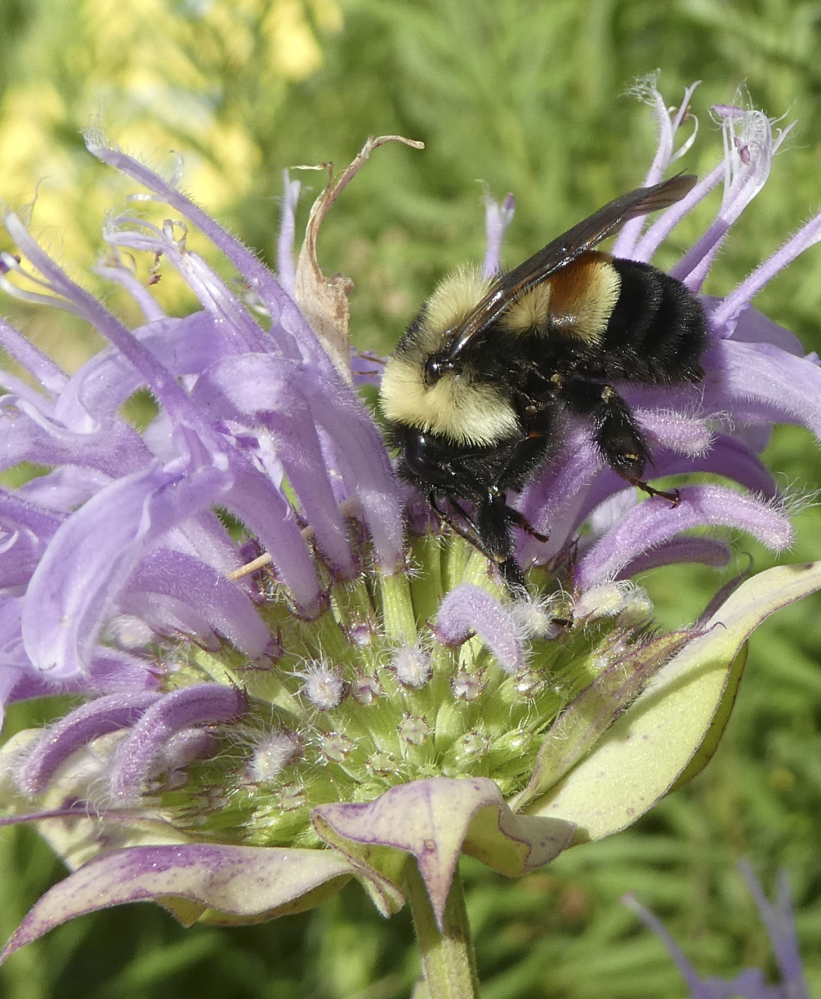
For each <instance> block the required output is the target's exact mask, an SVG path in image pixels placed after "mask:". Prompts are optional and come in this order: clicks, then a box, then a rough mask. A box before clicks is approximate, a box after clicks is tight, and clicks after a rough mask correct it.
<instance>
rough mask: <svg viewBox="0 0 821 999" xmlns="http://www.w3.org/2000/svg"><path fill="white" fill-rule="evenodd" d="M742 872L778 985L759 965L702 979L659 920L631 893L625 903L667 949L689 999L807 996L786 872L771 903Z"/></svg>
mask: <svg viewBox="0 0 821 999" xmlns="http://www.w3.org/2000/svg"><path fill="white" fill-rule="evenodd" d="M741 873H742V874H743V875H744V880H745V881H746V882H747V887H748V888H749V889H750V894H751V895H752V896H753V898H754V899H755V903H756V905H757V906H758V911H759V912H760V913H761V918H762V920H763V921H764V925H765V926H766V927H767V933H768V935H769V938H770V943H771V944H772V946H773V952H774V954H775V958H776V962H777V964H778V970H779V973H780V977H781V981H780V982H779V983H778V984H774V985H770V984H768V983H767V981H766V979H765V977H764V973H763V972H762V971H761V969H760V968H744V969H743V970H742V971H740V972H739V973H738V974H737V975H736V976H735V977H734V978H732V979H723V978H716V977H713V976H710V977H709V978H702V977H701V975H699V974H698V972H697V971H696V969H695V968H694V967H693V966H692V964H691V963H690V962H689V961H688V960H687V958H686V956H685V954H684V952H683V951H682V950H681V948H680V947H679V946H678V944H677V943H676V942H675V940H673V938H672V937H671V936H670V934H669V933H668V932H667V930H666V929H665V928H664V925H663V924H662V922H661V920H659V919H658V918H657V917H656V916H654V915H653V914H652V913H651V912H648V910H647V909H645V908H644V907H643V906H642V905H639V903H638V902H637V901H636V900H635V898H633V897H632V896H629V895H628V896H627V897H626V898H625V899H624V902H625V903H626V904H627V905H629V906H630V908H631V909H633V911H634V912H636V913H637V914H638V916H639V919H641V920H642V922H643V923H644V924H645V925H646V926H648V927H649V928H650V929H651V930H653V932H654V933H656V935H657V936H658V937H659V938H660V939H661V941H662V942H663V944H664V946H665V947H666V948H667V950H668V951H669V952H670V956H671V957H672V958H673V960H674V961H675V962H676V965H677V966H678V969H679V971H680V972H681V974H682V977H683V978H684V980H685V981H686V982H687V985H688V987H689V988H690V999H808V995H809V993H808V992H807V985H806V982H805V980H804V969H803V967H802V965H801V956H800V954H799V952H798V940H797V936H796V932H795V925H794V923H793V909H792V900H791V897H790V885H789V881H788V879H787V876H786V874H782V875H781V877H780V879H779V883H778V893H777V897H776V901H775V902H774V903H773V902H769V901H767V898H766V896H765V895H764V892H763V891H762V888H761V885H760V884H759V882H758V880H757V879H756V877H755V875H754V874H753V872H752V869H751V868H750V866H749V865H748V864H742V865H741Z"/></svg>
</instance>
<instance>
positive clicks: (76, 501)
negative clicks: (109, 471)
mask: <svg viewBox="0 0 821 999" xmlns="http://www.w3.org/2000/svg"><path fill="white" fill-rule="evenodd" d="M110 483H111V476H109V475H106V474H105V473H104V472H100V471H98V470H97V469H94V468H81V467H78V466H76V465H65V466H63V467H62V468H55V469H54V471H53V472H49V473H48V474H47V475H38V476H37V478H35V479H31V480H30V481H29V482H27V483H26V484H25V485H24V486H21V487H20V488H19V489H18V490H17V495H18V496H19V497H20V498H22V499H24V500H27V501H28V502H31V503H34V504H37V505H39V506H41V507H45V508H46V510H48V511H56V512H58V513H70V512H71V511H72V510H76V509H77V507H80V506H82V505H83V503H85V502H87V501H88V500H90V499H91V497H92V496H95V495H96V494H97V493H98V492H99V491H100V490H101V489H103V488H104V487H105V486H107V485H109V484H110ZM61 519H62V518H61Z"/></svg>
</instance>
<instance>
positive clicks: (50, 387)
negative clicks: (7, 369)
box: [0, 319, 68, 396]
mask: <svg viewBox="0 0 821 999" xmlns="http://www.w3.org/2000/svg"><path fill="white" fill-rule="evenodd" d="M0 347H2V348H3V350H5V351H6V353H7V354H10V355H11V356H12V357H13V358H14V359H15V360H16V361H19V363H20V364H22V365H23V367H24V368H25V369H26V371H30V372H31V374H32V375H34V377H35V378H36V379H37V381H38V382H39V383H40V384H41V385H42V386H43V388H44V389H45V390H46V391H47V392H48V393H49V394H51V395H53V396H57V395H59V394H60V392H61V391H62V390H63V388H64V387H65V384H66V382H67V381H68V375H67V374H66V373H65V372H64V371H63V370H62V369H61V368H60V367H58V365H56V364H55V363H54V361H52V359H51V358H50V357H48V356H46V355H45V354H44V353H43V352H42V351H40V350H38V349H37V348H36V347H35V346H34V344H33V343H31V341H30V340H27V339H26V338H25V337H24V336H21V334H20V333H18V332H17V330H16V329H15V328H14V327H13V326H10V325H9V324H8V323H7V322H5V320H3V319H0Z"/></svg>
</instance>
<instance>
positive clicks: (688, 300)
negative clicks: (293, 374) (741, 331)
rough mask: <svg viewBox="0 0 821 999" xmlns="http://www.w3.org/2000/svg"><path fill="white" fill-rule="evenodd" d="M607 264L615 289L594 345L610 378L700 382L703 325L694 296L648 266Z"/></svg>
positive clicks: (619, 262) (630, 262)
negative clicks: (616, 276) (615, 273)
mask: <svg viewBox="0 0 821 999" xmlns="http://www.w3.org/2000/svg"><path fill="white" fill-rule="evenodd" d="M612 265H613V267H615V268H616V270H617V271H618V274H619V277H620V278H621V289H620V292H619V298H618V301H617V303H616V307H615V308H614V309H613V313H612V315H611V316H610V319H609V321H608V323H607V329H606V330H605V333H604V337H603V338H602V340H601V342H600V347H601V348H602V349H603V350H604V351H605V352H606V354H607V355H608V364H609V366H610V367H611V371H612V373H613V377H620V376H621V377H624V378H625V379H628V380H630V381H641V382H650V383H658V382H662V383H672V382H682V381H698V380H699V379H700V378H702V377H703V375H704V372H703V369H702V367H701V357H702V354H703V353H704V349H705V347H706V345H707V323H706V319H705V317H704V310H703V309H702V307H701V304H700V302H699V301H698V299H697V298H696V297H695V295H693V293H692V292H691V291H689V290H688V289H687V288H685V286H684V285H683V284H682V283H681V282H680V281H677V280H676V279H675V278H672V277H670V275H669V274H665V273H664V271H660V270H658V269H657V268H655V267H651V266H650V265H649V264H642V263H638V262H637V261H635V260H620V259H617V258H614V259H613V260H612ZM611 361H612V364H611Z"/></svg>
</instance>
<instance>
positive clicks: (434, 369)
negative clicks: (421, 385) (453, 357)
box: [425, 354, 442, 385]
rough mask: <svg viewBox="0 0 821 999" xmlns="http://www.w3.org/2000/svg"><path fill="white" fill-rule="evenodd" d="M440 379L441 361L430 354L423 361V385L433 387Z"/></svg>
mask: <svg viewBox="0 0 821 999" xmlns="http://www.w3.org/2000/svg"><path fill="white" fill-rule="evenodd" d="M441 377H442V361H441V359H440V358H439V357H437V356H436V354H432V355H431V356H430V357H429V358H428V359H427V361H425V384H426V385H435V384H436V383H437V382H438V381H439V379H440V378H441Z"/></svg>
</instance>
